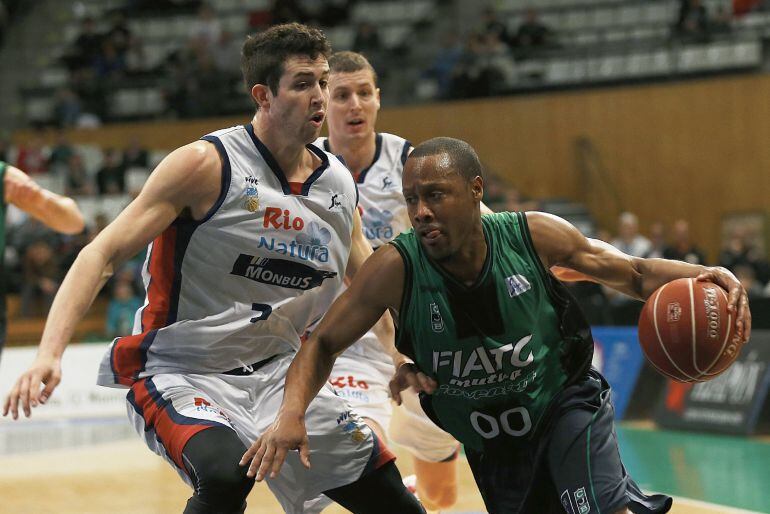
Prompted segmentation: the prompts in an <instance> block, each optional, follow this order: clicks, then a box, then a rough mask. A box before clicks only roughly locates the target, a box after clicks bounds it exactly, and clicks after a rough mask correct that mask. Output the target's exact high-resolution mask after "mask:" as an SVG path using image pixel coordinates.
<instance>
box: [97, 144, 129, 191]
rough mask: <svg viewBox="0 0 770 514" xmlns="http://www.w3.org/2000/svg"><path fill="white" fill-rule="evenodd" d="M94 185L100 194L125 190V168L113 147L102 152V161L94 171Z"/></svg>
mask: <svg viewBox="0 0 770 514" xmlns="http://www.w3.org/2000/svg"><path fill="white" fill-rule="evenodd" d="M96 186H97V189H98V191H99V194H100V195H115V194H121V193H125V191H126V169H125V168H124V167H123V163H122V162H121V159H120V155H119V153H118V151H117V150H116V149H114V148H108V149H107V150H106V151H105V152H104V163H102V167H101V169H100V170H99V171H98V172H97V173H96Z"/></svg>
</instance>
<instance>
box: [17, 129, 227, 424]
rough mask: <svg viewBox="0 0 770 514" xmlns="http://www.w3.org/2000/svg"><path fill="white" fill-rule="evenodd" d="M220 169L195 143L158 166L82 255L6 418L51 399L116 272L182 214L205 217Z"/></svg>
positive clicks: (211, 151) (209, 148) (209, 149)
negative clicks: (77, 334) (79, 328)
mask: <svg viewBox="0 0 770 514" xmlns="http://www.w3.org/2000/svg"><path fill="white" fill-rule="evenodd" d="M220 169H221V164H220V161H219V156H218V154H217V153H216V149H215V148H214V147H213V145H211V144H209V143H204V142H202V141H201V142H196V143H192V144H190V145H187V146H185V147H182V148H180V149H178V150H176V151H174V152H172V153H171V154H170V155H169V156H168V157H166V158H165V159H164V160H163V162H161V164H160V165H158V168H157V169H156V170H155V171H154V172H153V173H152V175H151V176H150V178H149V179H148V180H147V183H146V184H145V186H144V188H143V189H142V192H141V193H140V194H139V196H138V197H137V198H136V199H135V200H134V201H133V202H131V204H130V205H129V206H128V207H126V209H125V210H124V211H123V212H122V213H120V215H118V217H117V218H116V219H115V220H114V221H113V222H112V223H110V225H108V226H107V227H106V228H105V229H104V230H103V231H102V232H101V233H100V234H99V235H98V236H97V237H96V238H95V239H94V240H93V241H92V242H91V243H90V244H89V245H88V246H86V247H85V248H84V249H83V250H82V251H81V252H80V254H79V255H78V257H77V259H76V260H75V262H74V263H73V265H72V267H71V268H70V270H69V272H68V273H67V276H66V277H65V278H64V281H63V282H62V285H61V287H60V288H59V291H58V293H57V294H56V297H55V299H54V302H53V305H52V306H51V310H50V312H49V314H48V319H47V320H46V324H45V329H44V330H43V337H42V339H41V341H40V347H39V348H38V352H37V356H36V358H35V361H34V362H33V363H32V366H31V367H30V368H29V369H28V370H27V371H26V372H24V373H23V374H22V375H21V376H20V377H19V378H18V379H17V380H16V383H15V384H14V386H13V388H12V389H11V391H10V393H9V394H8V396H7V397H6V399H5V405H4V407H3V415H4V416H6V415H8V413H9V412H10V413H11V415H12V417H13V419H17V418H18V416H19V403H21V406H22V409H23V411H24V414H25V415H26V416H30V414H31V407H36V406H37V405H38V404H40V403H45V402H46V401H47V400H48V398H49V397H50V396H51V394H52V393H53V391H54V389H55V388H56V386H57V385H58V384H59V381H60V380H61V356H62V353H64V349H65V348H66V346H67V344H68V343H69V341H70V339H71V337H72V334H73V333H74V331H75V327H76V325H77V323H78V322H79V321H80V319H81V318H82V317H83V315H84V314H85V313H86V311H87V310H88V308H89V306H90V305H91V303H92V302H93V300H94V298H95V297H96V294H97V293H98V292H99V290H100V289H101V288H102V286H103V285H104V283H105V282H106V281H107V279H108V278H109V277H110V275H111V274H112V272H113V270H115V269H117V268H118V267H119V266H120V265H121V264H122V263H123V262H125V261H126V260H127V259H129V258H131V257H132V256H133V255H135V254H136V253H138V252H139V250H141V249H142V248H143V247H145V246H146V245H147V244H148V243H149V242H150V241H152V240H153V239H154V238H155V237H156V236H157V235H158V234H160V233H161V232H162V231H163V230H165V229H166V228H167V227H168V226H169V225H170V224H171V223H172V222H173V221H174V219H176V217H177V216H179V215H180V213H181V212H182V211H183V210H185V209H189V210H190V211H191V212H192V213H193V217H201V218H202V217H203V215H204V214H205V210H204V208H203V206H204V205H206V204H208V206H209V207H210V206H212V205H213V204H214V202H215V201H216V196H217V195H218V194H219V189H220V180H221V179H220V173H221V172H220V173H217V172H218V170H220ZM212 195H213V197H212ZM206 210H207V208H206ZM196 214H197V215H196ZM198 215H199V216H198ZM41 386H44V387H43V388H42V389H41Z"/></svg>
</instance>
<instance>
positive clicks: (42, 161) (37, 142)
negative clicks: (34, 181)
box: [16, 130, 48, 175]
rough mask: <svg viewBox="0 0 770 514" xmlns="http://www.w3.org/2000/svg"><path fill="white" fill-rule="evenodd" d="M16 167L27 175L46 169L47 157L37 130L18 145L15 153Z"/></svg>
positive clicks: (43, 171)
mask: <svg viewBox="0 0 770 514" xmlns="http://www.w3.org/2000/svg"><path fill="white" fill-rule="evenodd" d="M16 167H17V168H19V169H22V170H24V171H25V172H26V173H27V174H28V175H34V174H36V173H45V172H46V171H48V157H47V155H46V148H45V146H44V142H43V135H42V134H41V132H40V131H39V130H38V131H36V132H35V133H34V134H33V135H32V137H31V138H30V139H29V140H28V141H26V142H25V143H22V144H21V145H20V146H19V153H18V155H16Z"/></svg>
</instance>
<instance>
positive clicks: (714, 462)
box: [0, 427, 770, 514]
mask: <svg viewBox="0 0 770 514" xmlns="http://www.w3.org/2000/svg"><path fill="white" fill-rule="evenodd" d="M619 435H620V438H621V445H622V451H623V456H624V459H625V462H626V465H627V467H628V468H629V470H630V471H631V472H632V473H633V475H634V476H635V478H636V479H637V481H638V482H639V483H640V485H641V486H642V487H644V488H646V489H651V490H659V491H665V492H667V493H669V494H675V495H677V496H686V497H689V498H696V499H697V500H699V501H692V500H687V499H682V500H680V501H678V502H677V503H676V504H675V508H674V510H673V511H672V512H673V513H675V514H717V513H719V514H729V513H739V512H743V513H745V512H747V511H746V510H736V509H733V508H728V507H725V506H724V505H731V506H734V507H742V508H744V509H751V511H753V512H765V513H770V492H768V491H769V489H768V486H767V484H768V482H767V480H768V475H770V444H768V443H767V442H759V441H755V440H751V441H750V440H745V439H737V438H727V437H714V436H703V435H696V434H682V433H670V432H658V431H654V430H646V429H639V428H628V427H626V428H621V429H620V430H619ZM397 453H398V454H399V460H398V464H399V467H400V469H401V471H402V473H404V474H408V473H411V467H412V466H411V462H410V458H409V457H408V455H406V454H405V453H404V452H400V451H397ZM189 494H190V491H189V489H188V488H187V486H185V485H184V484H183V483H182V481H181V480H180V479H179V477H178V476H177V475H176V473H175V472H174V471H173V470H172V469H171V468H170V467H169V466H168V465H167V464H166V463H165V462H164V461H163V460H162V459H160V458H158V457H156V456H155V455H153V454H152V453H150V451H149V450H147V449H146V448H145V447H144V445H143V444H142V443H141V442H140V441H139V440H138V438H137V439H132V440H128V441H122V442H117V443H108V444H101V445H93V446H88V447H83V448H75V449H65V450H53V451H46V452H36V453H27V454H20V455H11V456H0V513H3V514H5V513H7V514H49V513H50V514H54V513H55V514H92V513H93V514H104V513H110V514H124V513H125V514H128V513H131V514H169V513H175V512H176V513H178V512H181V511H182V508H183V506H184V503H185V500H186V498H187V497H188V496H189ZM459 496H460V499H459V501H458V503H457V504H456V505H455V507H454V508H453V509H452V510H451V512H453V513H460V512H463V513H469V512H476V513H477V512H483V504H482V502H481V498H480V496H479V494H478V492H477V490H476V487H475V484H474V483H473V478H472V476H471V474H470V470H469V469H468V466H467V463H466V462H465V460H464V459H463V460H461V467H460V495H459ZM708 502H713V503H708ZM717 503H718V504H721V505H716V504H717ZM280 512H281V510H280V508H279V507H278V504H277V502H276V501H275V500H274V499H273V498H272V496H271V495H270V493H269V491H268V489H267V488H266V487H265V486H264V485H262V484H258V485H257V486H256V487H255V488H254V490H253V492H252V494H251V496H250V497H249V508H248V510H247V513H248V514H277V513H280ZM324 512H325V514H326V513H328V514H341V513H344V512H347V511H346V510H344V509H342V508H339V507H336V506H335V507H330V508H329V509H327V510H326V511H324Z"/></svg>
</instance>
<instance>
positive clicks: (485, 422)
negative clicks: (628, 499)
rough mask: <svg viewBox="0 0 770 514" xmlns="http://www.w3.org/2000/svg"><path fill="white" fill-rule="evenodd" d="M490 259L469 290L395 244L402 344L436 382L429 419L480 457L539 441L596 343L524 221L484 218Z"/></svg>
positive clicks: (415, 249) (413, 248) (404, 241)
mask: <svg viewBox="0 0 770 514" xmlns="http://www.w3.org/2000/svg"><path fill="white" fill-rule="evenodd" d="M482 226H483V230H484V237H485V238H486V242H487V255H486V259H485V262H484V267H483V269H482V271H481V274H480V275H479V277H478V278H477V280H476V281H475V283H474V284H472V285H470V286H466V285H464V284H462V283H460V282H458V281H457V280H456V279H455V278H454V277H452V276H451V275H449V274H448V273H447V272H446V271H444V270H443V269H442V268H441V267H440V265H438V264H437V263H436V262H434V261H432V260H431V259H430V258H429V257H428V255H427V254H426V253H425V252H424V251H423V250H422V247H421V246H420V242H419V240H418V238H417V237H416V236H415V234H414V231H409V232H405V233H403V234H401V235H400V236H399V237H397V238H396V239H395V240H394V241H392V243H391V244H393V245H394V246H395V247H396V248H397V249H398V251H399V253H400V254H401V257H402V258H403V260H404V265H405V270H406V277H405V280H404V292H403V296H402V303H401V306H400V309H399V316H398V319H399V323H398V335H397V340H396V345H397V347H398V349H399V351H401V352H402V353H404V354H405V355H408V356H410V357H411V358H412V359H414V361H415V363H416V364H417V366H418V367H419V368H420V369H421V370H422V371H423V372H424V373H426V374H427V375H428V376H430V377H432V378H434V379H435V380H436V381H437V383H438V389H437V390H436V391H435V393H434V394H432V395H424V396H423V399H422V400H423V401H422V403H423V407H424V408H425V410H426V412H427V413H428V415H429V416H430V417H431V418H433V419H434V421H436V422H437V424H439V426H441V427H442V428H443V429H444V430H446V431H447V432H449V433H451V434H452V435H453V436H454V437H455V438H457V440H458V441H460V442H462V443H463V444H465V445H466V446H469V447H471V448H474V449H476V450H479V451H481V450H483V449H484V448H485V447H491V446H494V445H499V444H511V443H512V444H517V443H519V442H523V441H526V440H527V439H528V438H530V437H532V436H533V435H534V434H537V433H538V428H539V427H540V426H541V425H542V424H543V422H544V420H545V419H546V418H547V417H548V416H547V415H548V413H549V406H550V405H551V403H552V400H553V399H554V398H555V397H556V395H558V393H559V392H561V391H562V390H563V389H564V388H565V387H566V386H567V385H568V384H570V383H572V382H573V381H575V380H577V379H578V378H581V377H582V376H584V375H585V373H586V372H587V371H588V369H589V367H590V363H591V357H592V354H593V341H592V339H591V333H590V329H589V326H588V324H587V323H586V321H585V319H584V317H583V316H582V313H580V310H579V308H578V307H577V305H576V303H575V302H574V300H573V299H572V298H571V296H570V295H569V293H568V292H567V291H566V288H565V287H564V286H563V285H562V284H561V283H560V282H559V281H558V280H556V279H555V278H554V277H553V275H551V274H550V273H549V272H548V271H547V270H546V269H545V267H544V266H543V265H542V262H541V261H540V259H539V257H538V255H537V253H536V252H535V248H534V246H533V244H532V239H531V236H530V234H529V229H528V227H527V221H526V216H525V215H524V214H523V213H509V212H503V213H497V214H490V215H485V216H482Z"/></svg>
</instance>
